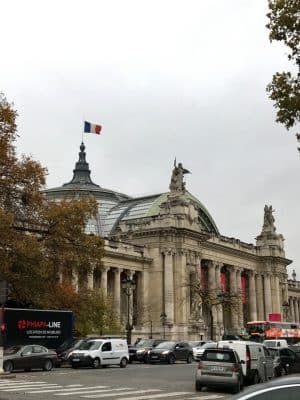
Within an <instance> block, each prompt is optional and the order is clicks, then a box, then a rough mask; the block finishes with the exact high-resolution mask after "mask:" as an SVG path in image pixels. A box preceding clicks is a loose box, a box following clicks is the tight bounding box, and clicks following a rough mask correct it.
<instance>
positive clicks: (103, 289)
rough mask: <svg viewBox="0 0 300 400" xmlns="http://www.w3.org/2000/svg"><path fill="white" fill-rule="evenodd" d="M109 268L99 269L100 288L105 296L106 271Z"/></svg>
mask: <svg viewBox="0 0 300 400" xmlns="http://www.w3.org/2000/svg"><path fill="white" fill-rule="evenodd" d="M108 270H109V268H107V267H104V268H102V269H101V289H102V291H103V293H104V294H105V296H107V271H108Z"/></svg>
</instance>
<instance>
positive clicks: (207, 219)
mask: <svg viewBox="0 0 300 400" xmlns="http://www.w3.org/2000/svg"><path fill="white" fill-rule="evenodd" d="M168 194H169V193H168V192H167V193H162V194H161V195H160V196H159V197H157V198H156V199H155V200H154V202H153V204H152V205H151V207H150V208H149V210H148V212H147V214H146V216H147V217H152V216H155V215H158V214H159V212H160V205H161V204H162V203H163V202H165V201H167V198H168ZM183 197H184V198H185V199H186V200H191V201H193V202H194V203H196V204H197V205H198V207H199V209H200V213H199V217H200V220H201V222H202V223H203V225H204V226H205V227H206V228H207V229H208V230H209V231H211V230H213V231H215V233H217V234H218V233H219V230H218V228H217V225H216V223H215V221H214V220H213V218H212V216H211V215H210V213H209V212H208V211H207V209H206V207H205V206H204V205H203V204H202V203H201V202H200V201H199V200H198V199H197V198H196V197H195V196H193V195H192V194H191V193H190V192H185V194H184V195H183ZM210 225H211V226H210ZM211 228H213V229H211Z"/></svg>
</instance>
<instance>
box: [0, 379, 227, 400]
mask: <svg viewBox="0 0 300 400" xmlns="http://www.w3.org/2000/svg"><path fill="white" fill-rule="evenodd" d="M0 393H7V394H9V393H16V394H18V393H22V394H24V393H26V394H27V395H32V399H33V400H35V396H34V395H42V394H50V395H53V396H57V397H58V398H60V399H64V398H66V400H69V398H71V399H74V398H81V399H103V400H112V399H115V400H152V399H153V400H164V399H166V400H170V399H175V400H215V399H220V398H222V397H224V395H222V394H217V393H215V394H213V393H211V394H209V393H195V392H192V391H190V392H186V391H180V392H178V391H173V392H168V391H166V390H162V389H155V388H153V389H148V388H145V389H140V388H133V387H129V386H128V387H111V386H106V385H94V386H87V385H81V384H73V385H59V384H58V383H48V382H45V381H28V380H11V379H2V380H1V381H0ZM68 396H69V397H68ZM39 398H40V396H39V397H37V398H36V399H39ZM58 398H57V400H58Z"/></svg>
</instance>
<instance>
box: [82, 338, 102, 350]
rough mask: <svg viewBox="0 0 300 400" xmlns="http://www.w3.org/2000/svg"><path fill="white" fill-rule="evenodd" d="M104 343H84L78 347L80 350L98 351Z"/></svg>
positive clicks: (92, 341)
mask: <svg viewBox="0 0 300 400" xmlns="http://www.w3.org/2000/svg"><path fill="white" fill-rule="evenodd" d="M102 343H103V342H102V341H97V342H96V341H94V340H91V341H88V342H83V343H81V345H80V346H79V347H78V350H97V349H99V348H100V346H101V344H102Z"/></svg>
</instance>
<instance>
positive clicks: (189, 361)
mask: <svg viewBox="0 0 300 400" xmlns="http://www.w3.org/2000/svg"><path fill="white" fill-rule="evenodd" d="M192 361H193V357H192V356H191V354H189V355H188V357H187V359H186V362H187V364H191V362H192Z"/></svg>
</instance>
